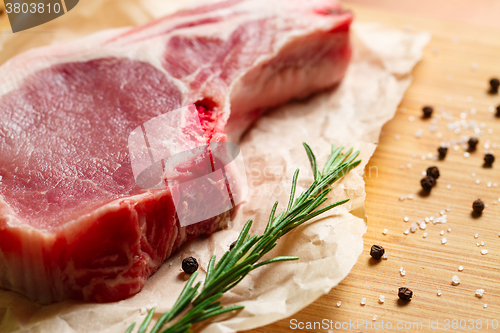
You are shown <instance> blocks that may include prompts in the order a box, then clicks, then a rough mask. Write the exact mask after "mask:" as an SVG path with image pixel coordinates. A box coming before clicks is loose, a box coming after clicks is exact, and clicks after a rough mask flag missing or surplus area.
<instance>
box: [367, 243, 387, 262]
mask: <svg viewBox="0 0 500 333" xmlns="http://www.w3.org/2000/svg"><path fill="white" fill-rule="evenodd" d="M384 253H385V250H384V248H383V247H382V246H380V245H372V248H371V250H370V255H371V256H372V258H373V259H375V260H380V258H382V256H383V255H384Z"/></svg>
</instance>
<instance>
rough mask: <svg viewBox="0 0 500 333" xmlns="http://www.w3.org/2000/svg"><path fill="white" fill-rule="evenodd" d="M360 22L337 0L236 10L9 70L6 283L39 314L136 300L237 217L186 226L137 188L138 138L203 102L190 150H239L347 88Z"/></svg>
mask: <svg viewBox="0 0 500 333" xmlns="http://www.w3.org/2000/svg"><path fill="white" fill-rule="evenodd" d="M351 20H352V15H351V13H350V12H347V11H344V10H342V9H341V7H340V6H339V5H338V4H337V3H336V2H334V1H333V0H320V1H298V0H273V1H268V0H255V1H250V0H248V1H245V0H229V1H224V2H219V3H215V4H210V5H206V6H203V7H198V8H195V9H189V10H184V11H181V12H178V13H176V14H173V15H170V16H167V17H164V18H162V19H159V20H156V21H153V22H151V23H149V24H146V25H144V26H141V27H137V28H132V29H114V30H110V31H103V32H101V33H98V34H95V35H92V36H89V37H87V38H84V39H82V40H78V41H75V42H73V43H70V44H65V45H57V46H49V47H44V48H39V49H35V50H32V51H29V52H26V53H24V54H22V55H20V56H18V57H16V58H14V59H11V60H10V61H9V62H7V63H6V64H4V65H3V66H2V67H0V77H2V82H1V83H0V286H2V287H3V288H7V289H11V290H14V291H17V292H19V293H22V294H24V295H26V296H27V297H28V298H30V299H32V300H35V301H38V302H41V303H51V302H56V301H60V300H63V299H67V298H73V299H83V300H87V301H97V302H108V301H116V300H121V299H124V298H127V297H129V296H131V295H134V294H135V293H137V292H139V291H140V290H141V289H142V287H143V286H144V284H145V282H146V280H147V278H148V277H149V276H150V275H151V274H153V273H154V272H155V271H156V270H157V269H158V267H159V266H160V265H161V264H162V262H163V261H164V260H165V258H167V257H168V256H170V255H171V254H172V253H173V252H174V251H175V250H176V249H178V248H179V247H180V246H181V245H182V244H183V243H185V242H186V241H189V240H191V239H193V238H195V237H197V236H199V235H203V234H210V233H212V232H214V231H215V230H217V229H219V228H221V227H222V226H224V225H225V224H226V222H227V219H228V218H229V217H230V214H231V211H227V212H225V213H223V214H221V215H219V216H215V217H212V218H209V219H206V220H205V221H202V222H200V223H196V224H192V225H189V226H181V225H180V224H179V220H178V218H177V217H176V211H175V207H174V203H173V200H172V194H171V191H170V190H169V189H155V190H145V189H142V188H140V187H138V186H137V185H136V182H135V179H134V175H133V172H132V167H131V161H130V156H129V151H128V146H127V138H128V137H129V135H130V133H131V131H133V130H134V129H135V128H137V127H138V126H141V125H143V124H144V123H145V122H147V121H148V120H150V119H152V118H154V117H157V116H159V115H161V114H164V113H165V112H168V111H171V110H174V109H178V108H180V107H184V106H187V105H191V104H194V105H195V106H196V110H197V112H198V117H199V122H200V125H201V128H202V131H201V132H200V133H199V135H192V136H188V135H186V136H185V138H186V141H185V142H183V143H185V144H186V145H187V146H189V147H194V146H199V145H206V144H208V143H214V142H225V141H226V140H228V141H230V142H236V143H237V142H238V140H239V139H240V137H241V136H242V134H243V133H244V132H245V130H246V129H247V128H248V127H249V125H250V124H251V123H252V122H253V121H254V120H255V119H256V118H257V117H259V115H260V114H261V113H262V112H263V111H264V110H265V109H267V108H270V107H273V106H276V105H279V104H281V103H284V102H286V101H288V100H290V99H293V98H303V97H306V96H308V95H310V94H311V93H314V92H316V91H319V90H322V89H325V88H328V87H331V86H333V85H335V84H336V83H338V82H339V81H340V80H341V78H342V76H343V75H344V73H345V71H346V68H347V65H348V62H349V58H350V53H351V50H350V44H349V25H350V23H351ZM182 131H183V129H181V130H180V132H182ZM183 133H184V132H183ZM184 134H186V133H184ZM197 163H198V162H197V161H196V160H194V159H190V160H188V161H186V163H185V164H186V165H184V167H185V168H184V170H185V172H186V173H195V172H194V171H193V170H195V169H196V168H197V166H198V165H197ZM215 195H217V194H215Z"/></svg>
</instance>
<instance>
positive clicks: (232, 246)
mask: <svg viewBox="0 0 500 333" xmlns="http://www.w3.org/2000/svg"><path fill="white" fill-rule="evenodd" d="M235 245H236V241H234V242H232V243H231V245H229V250H232V249H233V248H234V246H235Z"/></svg>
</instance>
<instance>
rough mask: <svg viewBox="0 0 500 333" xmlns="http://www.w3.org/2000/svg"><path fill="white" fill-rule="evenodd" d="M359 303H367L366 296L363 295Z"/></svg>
mask: <svg viewBox="0 0 500 333" xmlns="http://www.w3.org/2000/svg"><path fill="white" fill-rule="evenodd" d="M359 303H360V304H361V305H365V304H366V298H364V297H363V298H362V299H361V301H360V302H359Z"/></svg>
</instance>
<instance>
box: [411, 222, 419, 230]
mask: <svg viewBox="0 0 500 333" xmlns="http://www.w3.org/2000/svg"><path fill="white" fill-rule="evenodd" d="M417 229H418V224H417V223H415V222H412V223H411V227H410V231H411V232H415V231H417Z"/></svg>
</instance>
